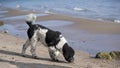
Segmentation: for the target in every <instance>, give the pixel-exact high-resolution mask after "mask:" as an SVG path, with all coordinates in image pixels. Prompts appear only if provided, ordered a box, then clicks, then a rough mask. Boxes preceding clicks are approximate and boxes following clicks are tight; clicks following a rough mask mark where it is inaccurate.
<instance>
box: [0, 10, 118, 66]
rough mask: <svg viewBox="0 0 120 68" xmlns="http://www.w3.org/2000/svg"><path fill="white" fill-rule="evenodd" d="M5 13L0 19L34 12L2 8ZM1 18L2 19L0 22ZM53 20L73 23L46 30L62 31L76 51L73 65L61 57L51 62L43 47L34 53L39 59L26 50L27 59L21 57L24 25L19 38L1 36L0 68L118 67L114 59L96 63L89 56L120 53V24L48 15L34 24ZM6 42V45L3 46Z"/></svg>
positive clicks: (15, 23) (17, 21)
mask: <svg viewBox="0 0 120 68" xmlns="http://www.w3.org/2000/svg"><path fill="white" fill-rule="evenodd" d="M4 10H7V11H9V12H8V13H5V16H4V17H3V18H6V17H10V16H11V17H14V16H18V15H27V14H29V13H33V11H22V10H17V9H4ZM34 13H37V14H38V13H39V14H40V12H34ZM42 14H44V13H42ZM3 15H4V14H3ZM3 18H2V17H1V20H2V19H3ZM54 20H56V21H63V22H64V21H67V22H72V24H68V25H65V26H53V27H50V26H48V27H49V28H51V29H53V30H58V31H61V32H62V33H63V35H64V36H65V37H66V39H67V40H68V42H69V44H70V46H72V47H73V48H74V49H76V55H75V62H74V63H71V64H69V63H66V62H65V61H64V59H63V57H62V55H61V56H60V58H59V59H60V60H62V61H61V62H53V61H51V60H50V58H49V55H48V52H47V48H45V47H44V46H38V49H37V51H36V52H37V54H38V56H40V59H39V60H38V59H37V60H36V59H32V58H30V57H29V56H30V55H31V54H30V52H29V49H28V51H27V53H28V54H29V56H28V57H27V58H25V57H21V56H20V53H21V48H22V45H23V44H24V42H25V40H26V38H24V35H25V34H26V30H27V26H24V27H23V28H24V29H23V30H24V31H23V32H22V33H20V34H19V35H20V36H19V38H18V37H15V36H18V35H14V36H11V35H9V34H4V33H0V38H1V39H0V43H1V44H0V50H1V51H0V54H1V55H0V63H1V65H2V66H3V67H4V68H7V67H6V65H7V66H10V67H11V68H17V67H19V68H33V67H36V68H39V67H42V66H43V67H45V68H49V67H52V68H66V67H72V68H119V67H120V64H119V63H120V62H119V61H115V60H111V61H107V60H98V59H94V58H91V54H95V53H96V52H99V51H112V50H120V45H119V44H120V31H119V29H120V24H119V23H114V22H101V21H96V20H90V19H83V18H76V17H71V16H65V15H59V14H48V15H45V16H38V17H37V22H46V21H54ZM3 21H4V22H5V24H8V25H12V27H16V26H18V25H20V24H25V20H24V18H22V19H12V20H11V19H7V20H3ZM61 23H62V22H61ZM53 25H54V24H53ZM17 28H18V27H17ZM20 28H21V27H20ZM18 30H19V29H18ZM9 32H10V31H9ZM22 36H23V37H22ZM25 36H27V35H25ZM21 38H24V39H21ZM6 41H8V42H7V43H6ZM39 50H41V51H39ZM83 51H85V52H83ZM86 52H87V53H86ZM89 53H90V54H89ZM32 66H33V67H32ZM3 67H2V68H3Z"/></svg>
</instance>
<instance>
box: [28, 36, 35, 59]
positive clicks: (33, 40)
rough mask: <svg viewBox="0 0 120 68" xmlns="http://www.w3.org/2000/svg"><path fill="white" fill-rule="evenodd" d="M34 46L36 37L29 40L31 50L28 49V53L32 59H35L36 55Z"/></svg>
mask: <svg viewBox="0 0 120 68" xmlns="http://www.w3.org/2000/svg"><path fill="white" fill-rule="evenodd" d="M36 44H37V38H36V37H33V38H31V49H30V52H31V54H32V57H33V58H37V55H36Z"/></svg>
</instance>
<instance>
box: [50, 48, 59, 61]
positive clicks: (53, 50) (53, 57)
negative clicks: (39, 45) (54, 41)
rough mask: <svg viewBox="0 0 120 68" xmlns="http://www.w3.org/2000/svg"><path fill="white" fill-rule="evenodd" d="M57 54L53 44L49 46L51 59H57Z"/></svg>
mask: <svg viewBox="0 0 120 68" xmlns="http://www.w3.org/2000/svg"><path fill="white" fill-rule="evenodd" d="M59 54H60V52H59V51H58V50H57V49H56V48H55V47H54V46H51V47H49V55H50V57H51V59H52V60H54V61H58V56H59Z"/></svg>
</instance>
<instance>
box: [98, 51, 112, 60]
mask: <svg viewBox="0 0 120 68" xmlns="http://www.w3.org/2000/svg"><path fill="white" fill-rule="evenodd" d="M96 58H99V59H105V60H112V57H111V55H110V54H109V53H107V52H99V53H97V54H96Z"/></svg>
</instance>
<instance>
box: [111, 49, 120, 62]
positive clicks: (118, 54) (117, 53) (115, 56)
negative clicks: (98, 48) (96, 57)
mask: <svg viewBox="0 0 120 68" xmlns="http://www.w3.org/2000/svg"><path fill="white" fill-rule="evenodd" d="M110 55H111V57H112V58H113V59H116V60H120V51H112V52H110Z"/></svg>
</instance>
